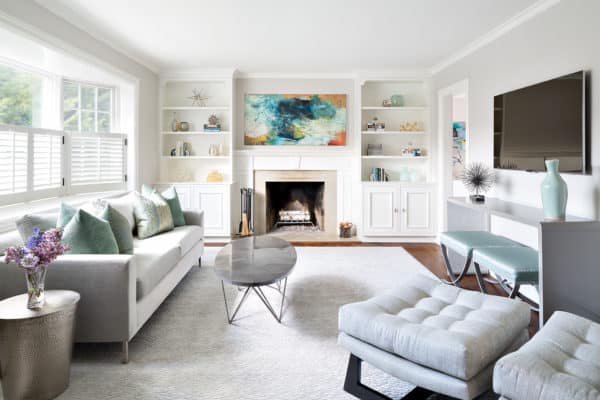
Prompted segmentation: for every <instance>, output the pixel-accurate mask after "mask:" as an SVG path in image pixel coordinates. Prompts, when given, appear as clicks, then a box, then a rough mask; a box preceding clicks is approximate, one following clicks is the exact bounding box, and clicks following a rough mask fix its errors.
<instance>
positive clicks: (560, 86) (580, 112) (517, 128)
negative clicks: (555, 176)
mask: <svg viewBox="0 0 600 400" xmlns="http://www.w3.org/2000/svg"><path fill="white" fill-rule="evenodd" d="M585 81H586V76H585V72H584V71H579V72H576V73H573V74H569V75H565V76H561V77H559V78H556V79H552V80H549V81H546V82H542V83H538V84H536V85H532V86H528V87H525V88H522V89H518V90H513V91H512V92H507V93H504V94H500V95H497V96H495V97H494V168H500V169H514V170H525V171H545V169H546V168H545V164H544V161H545V160H549V159H558V160H560V167H559V169H560V171H561V172H569V173H584V174H585V173H588V172H589V166H590V159H589V155H588V154H589V143H588V139H587V134H586V84H585Z"/></svg>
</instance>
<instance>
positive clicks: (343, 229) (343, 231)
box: [340, 222, 354, 238]
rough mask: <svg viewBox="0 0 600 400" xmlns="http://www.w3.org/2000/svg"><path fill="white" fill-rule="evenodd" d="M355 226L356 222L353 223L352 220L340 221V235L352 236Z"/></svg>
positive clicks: (342, 236)
mask: <svg viewBox="0 0 600 400" xmlns="http://www.w3.org/2000/svg"><path fill="white" fill-rule="evenodd" d="M353 227H354V224H352V222H340V237H341V238H351V237H352V228H353Z"/></svg>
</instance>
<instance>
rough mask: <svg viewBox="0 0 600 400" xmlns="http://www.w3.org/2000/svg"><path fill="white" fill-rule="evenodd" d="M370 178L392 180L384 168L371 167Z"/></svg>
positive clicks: (379, 180) (381, 180) (377, 180)
mask: <svg viewBox="0 0 600 400" xmlns="http://www.w3.org/2000/svg"><path fill="white" fill-rule="evenodd" d="M369 180H370V181H371V182H387V181H389V180H390V176H389V175H388V173H387V172H385V169H383V168H371V175H370V176H369Z"/></svg>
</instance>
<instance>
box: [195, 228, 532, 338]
mask: <svg viewBox="0 0 600 400" xmlns="http://www.w3.org/2000/svg"><path fill="white" fill-rule="evenodd" d="M291 243H292V244H293V245H294V246H311V247H312V246H321V247H354V246H363V247H403V248H404V249H405V250H406V251H407V252H408V253H409V254H410V255H412V256H413V257H414V258H416V259H417V260H418V261H419V262H420V263H421V264H423V265H424V266H425V267H426V268H427V269H429V270H430V271H431V272H433V273H434V274H435V275H436V276H437V277H438V278H443V279H446V278H447V277H448V276H447V274H446V267H445V266H444V259H443V257H442V251H441V249H440V246H439V245H438V244H436V243H371V242H369V243H366V242H360V241H358V240H357V241H351V242H296V241H292V242H291ZM206 245H207V246H223V245H225V243H207V244H206ZM460 284H461V287H463V288H464V289H469V290H477V291H478V290H479V286H478V285H477V279H475V276H473V275H468V276H466V277H465V278H464V279H463V280H462V281H461V282H460ZM485 285H486V289H487V292H488V293H489V294H494V295H498V296H504V297H508V296H507V295H506V293H505V292H504V291H503V290H502V289H501V288H500V287H498V286H495V285H492V284H491V283H489V282H486V283H485ZM538 329H539V317H538V313H537V312H535V311H531V321H530V323H529V336H530V337H533V335H535V334H536V333H537V331H538Z"/></svg>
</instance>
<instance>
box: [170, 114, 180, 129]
mask: <svg viewBox="0 0 600 400" xmlns="http://www.w3.org/2000/svg"><path fill="white" fill-rule="evenodd" d="M180 127H181V126H180V122H179V119H178V118H177V113H176V112H174V113H173V120H172V121H171V131H172V132H179V129H180Z"/></svg>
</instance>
